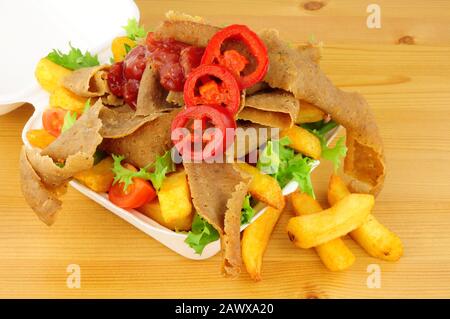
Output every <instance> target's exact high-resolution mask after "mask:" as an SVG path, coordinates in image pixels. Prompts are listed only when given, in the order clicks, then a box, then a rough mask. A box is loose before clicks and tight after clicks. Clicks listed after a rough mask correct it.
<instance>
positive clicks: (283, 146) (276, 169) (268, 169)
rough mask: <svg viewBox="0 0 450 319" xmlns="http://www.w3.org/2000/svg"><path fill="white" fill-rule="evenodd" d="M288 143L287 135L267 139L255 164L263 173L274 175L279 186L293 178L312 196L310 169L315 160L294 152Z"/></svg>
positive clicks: (284, 184)
mask: <svg viewBox="0 0 450 319" xmlns="http://www.w3.org/2000/svg"><path fill="white" fill-rule="evenodd" d="M289 144H290V140H289V137H287V136H286V137H283V138H281V139H279V140H272V141H268V142H267V144H266V147H265V148H264V150H263V151H262V152H261V156H260V157H259V159H258V163H257V164H256V166H257V167H258V168H259V169H260V170H261V171H262V172H263V173H266V174H269V175H270V176H272V177H274V178H275V179H276V180H277V181H278V184H280V187H281V188H283V187H284V186H286V185H287V184H288V183H289V182H290V181H292V180H294V181H296V182H297V183H298V184H299V187H300V188H301V190H302V191H303V192H306V193H308V194H309V195H311V196H313V197H314V196H315V195H314V190H313V187H312V183H311V170H312V167H313V165H314V163H315V161H314V160H313V159H311V158H309V157H305V156H302V155H301V154H295V152H294V150H293V149H292V148H290V147H289V146H288V145H289Z"/></svg>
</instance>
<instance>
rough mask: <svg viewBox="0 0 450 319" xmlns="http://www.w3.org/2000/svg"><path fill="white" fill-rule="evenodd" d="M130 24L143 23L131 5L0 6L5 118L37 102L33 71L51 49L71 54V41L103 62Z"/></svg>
mask: <svg viewBox="0 0 450 319" xmlns="http://www.w3.org/2000/svg"><path fill="white" fill-rule="evenodd" d="M130 18H136V19H137V20H139V10H138V8H137V6H136V4H135V3H134V2H133V1H132V0H115V1H108V0H95V1H92V0H77V1H73V0H72V1H70V0H39V1H29V0H14V1H1V2H0V29H1V30H2V43H3V45H2V49H1V50H0V70H2V72H1V74H2V76H3V77H2V79H1V81H0V84H1V85H0V114H3V113H6V112H9V111H11V110H12V109H14V108H16V107H18V106H20V105H21V103H18V102H30V103H33V102H34V101H35V100H36V98H37V95H39V94H40V93H39V91H40V90H39V87H38V83H37V81H36V79H35V77H34V69H35V67H36V64H37V63H38V61H39V60H40V59H41V58H42V57H44V56H46V55H47V54H48V53H49V52H50V51H51V50H52V49H59V50H61V51H63V52H67V51H68V50H69V41H70V42H71V44H72V45H73V46H74V47H77V48H80V49H81V50H82V51H83V52H84V51H85V50H89V51H90V52H92V53H99V58H100V60H101V61H102V60H103V59H105V58H106V59H107V57H108V56H110V55H111V53H110V52H109V47H110V43H111V41H112V39H113V38H114V37H116V36H119V35H122V34H124V30H123V29H122V27H121V26H124V25H126V24H127V20H128V19H130ZM102 51H104V52H103V55H102ZM103 61H107V60H103Z"/></svg>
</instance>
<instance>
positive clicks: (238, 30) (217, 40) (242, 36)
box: [201, 24, 269, 90]
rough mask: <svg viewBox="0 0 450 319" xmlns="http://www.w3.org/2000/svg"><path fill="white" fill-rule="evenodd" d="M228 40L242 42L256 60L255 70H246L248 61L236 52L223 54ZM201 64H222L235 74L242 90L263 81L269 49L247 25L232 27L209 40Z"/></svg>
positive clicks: (267, 63)
mask: <svg viewBox="0 0 450 319" xmlns="http://www.w3.org/2000/svg"><path fill="white" fill-rule="evenodd" d="M227 40H233V41H236V40H238V41H241V42H242V43H243V44H244V45H245V46H246V47H247V49H248V52H249V53H250V54H251V55H252V56H253V58H254V59H255V60H256V66H255V67H254V69H253V70H248V71H247V70H246V68H245V66H246V65H247V64H248V61H247V59H246V58H245V57H244V56H242V55H241V54H239V52H237V51H235V50H229V51H225V52H222V47H223V44H224V43H225V42H226V41H227ZM201 64H220V65H224V66H225V67H227V68H230V71H231V72H233V73H234V74H235V76H236V79H237V81H238V84H239V88H240V89H241V90H243V89H245V88H248V87H250V86H252V85H253V84H255V83H257V82H259V81H261V80H262V79H263V78H264V76H265V74H266V73H267V68H268V66H269V58H268V55H267V48H266V46H265V45H264V42H262V40H261V39H260V38H259V37H258V35H257V34H256V33H255V32H253V31H252V30H250V29H249V28H248V27H247V26H245V25H237V24H235V25H230V26H228V27H226V28H223V29H222V30H220V31H218V32H217V33H216V34H214V36H213V37H212V38H211V40H209V42H208V46H207V47H206V50H205V53H204V54H203V57H202V61H201Z"/></svg>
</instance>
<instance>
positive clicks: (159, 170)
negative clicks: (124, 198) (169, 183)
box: [112, 151, 175, 191]
mask: <svg viewBox="0 0 450 319" xmlns="http://www.w3.org/2000/svg"><path fill="white" fill-rule="evenodd" d="M112 158H113V160H114V164H113V169H112V171H113V173H114V181H113V184H116V183H123V187H124V191H126V190H127V189H128V186H130V185H131V184H132V183H133V178H142V179H145V180H149V181H151V182H152V185H153V187H154V188H155V189H156V191H159V189H160V188H161V185H162V182H163V181H164V178H165V177H166V174H167V173H170V172H173V171H174V170H175V164H174V163H173V162H172V158H171V154H170V151H167V152H166V153H164V155H163V156H158V157H157V158H156V161H155V162H154V163H151V164H149V165H147V166H146V167H144V168H141V169H140V170H139V171H137V172H134V171H132V170H130V169H127V168H125V167H123V166H122V164H121V162H122V161H123V160H124V158H125V157H124V156H121V155H114V154H112ZM150 167H154V171H153V172H149V171H148V169H149V168H150Z"/></svg>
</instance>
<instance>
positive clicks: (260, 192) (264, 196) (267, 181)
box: [238, 163, 285, 210]
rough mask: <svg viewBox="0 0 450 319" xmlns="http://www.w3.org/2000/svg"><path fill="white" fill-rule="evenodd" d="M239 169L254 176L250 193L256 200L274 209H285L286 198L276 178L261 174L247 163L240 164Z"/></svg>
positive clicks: (249, 189)
mask: <svg viewBox="0 0 450 319" xmlns="http://www.w3.org/2000/svg"><path fill="white" fill-rule="evenodd" d="M238 167H239V169H241V170H242V171H244V172H246V173H248V174H250V175H251V176H252V181H251V183H250V185H249V188H248V192H249V193H250V194H251V195H252V196H253V197H254V198H256V199H257V200H259V201H262V202H263V203H265V204H267V205H269V206H272V207H273V208H276V209H280V210H282V209H283V208H284V203H285V202H284V196H283V193H282V191H281V187H280V185H279V184H278V182H277V180H276V179H275V178H273V177H272V176H269V175H267V174H263V173H261V171H260V170H259V169H258V168H256V167H254V166H252V165H249V164H247V163H238Z"/></svg>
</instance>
